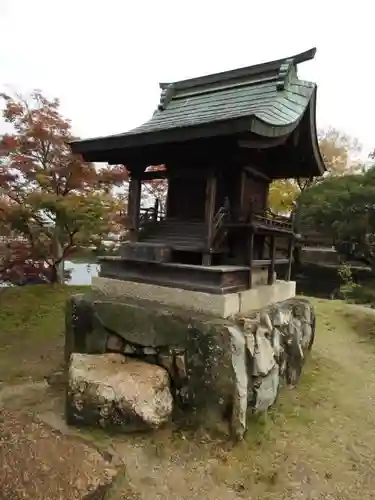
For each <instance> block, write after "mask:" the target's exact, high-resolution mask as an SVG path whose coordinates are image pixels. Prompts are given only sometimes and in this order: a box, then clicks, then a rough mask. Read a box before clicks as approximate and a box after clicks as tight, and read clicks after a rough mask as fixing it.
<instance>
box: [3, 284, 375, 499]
mask: <svg viewBox="0 0 375 500" xmlns="http://www.w3.org/2000/svg"><path fill="white" fill-rule="evenodd" d="M84 289H85V288H84V287H48V286H32V287H23V288H13V289H6V290H1V291H0V380H1V381H2V382H10V383H16V382H20V381H21V380H25V379H28V378H29V379H34V380H40V379H41V378H43V377H44V376H45V375H46V374H48V373H49V372H50V371H51V370H53V369H54V368H56V367H57V366H58V364H59V363H61V361H62V356H63V332H64V304H65V301H66V299H67V297H68V296H69V295H70V294H73V293H76V292H80V291H82V290H84ZM312 302H313V303H314V305H315V307H316V311H317V335H316V344H315V346H314V348H313V352H312V356H311V358H310V359H309V361H308V363H307V365H306V367H305V372H304V374H303V377H302V381H301V384H300V386H299V387H298V389H297V390H294V389H293V390H291V389H284V390H283V391H282V393H281V395H280V399H279V401H278V403H277V405H276V406H275V408H273V409H272V410H271V411H270V412H269V414H268V415H267V416H266V417H261V418H258V419H257V420H254V421H253V422H251V423H250V426H249V431H248V433H247V436H246V440H245V441H244V442H243V443H240V444H239V445H236V446H233V445H232V444H230V443H228V442H223V441H221V440H220V439H219V438H217V439H216V438H215V439H214V438H212V436H211V437H209V436H207V435H204V434H203V433H198V435H197V434H194V435H193V434H189V432H186V431H184V432H183V431H181V430H177V429H172V428H171V429H166V430H163V431H160V432H158V433H155V434H154V435H152V436H142V435H137V436H134V435H133V436H118V437H110V436H107V435H105V434H103V433H101V432H99V431H95V432H89V433H88V436H90V438H91V439H94V440H95V441H96V442H98V443H99V442H100V443H101V446H104V447H106V446H111V447H112V448H113V449H115V450H116V452H117V453H118V454H119V455H120V456H121V457H122V459H123V461H124V463H125V466H126V471H127V472H126V476H125V475H124V476H122V477H123V485H125V486H126V488H127V489H126V491H127V492H129V491H130V490H129V481H130V483H131V491H132V494H130V493H126V494H125V493H124V489H123V485H121V477H120V482H119V483H118V490H117V492H113V494H112V496H111V497H110V498H111V499H112V500H120V499H122V498H124V499H125V498H134V499H140V500H141V499H153V498H155V499H158V498H165V499H177V498H178V499H182V500H184V499H186V500H187V499H189V500H191V499H194V498H199V499H202V500H203V499H209V500H210V499H211V500H232V499H238V498H247V499H253V500H284V499H285V500H286V499H288V500H289V499H290V500H294V499H305V500H308V499H311V500H312V499H336V500H339V499H344V500H346V499H347V500H349V499H350V500H367V499H370V498H373V491H375V475H374V473H373V457H374V454H375V432H374V425H375V424H374V422H375V370H374V368H373V367H374V364H375V348H374V345H375V342H374V340H375V311H373V310H371V309H366V308H364V307H361V306H354V305H348V304H345V303H343V302H341V301H328V300H317V299H312ZM124 495H125V496H124Z"/></svg>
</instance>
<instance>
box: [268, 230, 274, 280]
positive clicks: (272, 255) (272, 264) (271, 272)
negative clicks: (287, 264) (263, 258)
mask: <svg viewBox="0 0 375 500" xmlns="http://www.w3.org/2000/svg"><path fill="white" fill-rule="evenodd" d="M270 257H271V264H270V266H269V268H268V281H267V283H268V285H272V284H273V277H274V274H275V260H276V237H275V236H274V235H272V236H271V256H270Z"/></svg>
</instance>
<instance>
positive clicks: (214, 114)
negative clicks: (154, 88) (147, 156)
mask: <svg viewBox="0 0 375 500" xmlns="http://www.w3.org/2000/svg"><path fill="white" fill-rule="evenodd" d="M283 65H284V66H286V72H285V74H282V69H283ZM249 69H250V68H249ZM233 73H234V74H233V77H232V78H228V79H225V80H223V81H220V76H221V75H220V74H218V75H217V81H213V82H212V83H209V84H205V78H204V77H203V78H202V79H201V83H200V82H199V79H196V80H193V81H192V82H193V84H190V85H191V86H190V85H189V81H183V82H176V83H171V84H162V85H161V87H162V97H161V103H160V105H159V107H158V109H157V110H156V111H155V113H154V115H153V117H152V118H151V119H150V120H149V121H148V122H146V123H144V124H143V125H141V126H140V127H137V128H135V129H133V130H130V131H129V132H127V134H140V133H145V132H156V131H161V130H168V129H172V128H182V127H191V126H197V125H203V124H207V123H213V122H216V121H222V120H231V119H236V118H243V117H249V118H253V120H252V121H251V122H250V121H249V130H251V131H252V132H255V133H258V134H260V135H266V136H277V135H283V134H285V133H288V132H289V131H290V130H291V129H293V128H294V127H295V125H296V124H297V123H298V121H299V119H300V118H301V117H302V115H303V113H304V111H305V109H306V107H307V105H308V104H309V102H310V99H311V96H312V94H313V92H314V90H315V88H316V85H315V84H314V83H310V82H305V81H302V80H299V79H298V78H297V74H296V70H295V66H294V64H293V59H292V58H290V59H288V60H287V61H286V63H285V64H283V63H281V64H279V65H278V70H277V69H276V70H274V71H265V72H264V70H263V71H262V67H261V66H260V67H259V71H257V72H256V73H255V72H254V74H250V75H249V76H247V77H246V76H242V77H236V74H235V72H233ZM224 75H225V74H224ZM127 134H126V135H127Z"/></svg>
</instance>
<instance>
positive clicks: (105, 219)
mask: <svg viewBox="0 0 375 500" xmlns="http://www.w3.org/2000/svg"><path fill="white" fill-rule="evenodd" d="M1 97H2V99H3V100H4V103H5V106H4V108H3V111H2V116H3V119H4V121H5V122H6V123H8V124H10V126H11V127H12V133H10V134H5V135H3V137H2V138H1V142H0V200H1V204H0V215H1V221H2V225H3V227H4V228H6V232H7V235H8V236H7V241H8V247H9V248H8V252H6V253H5V255H4V253H3V254H2V257H1V259H0V273H1V272H2V273H5V272H6V271H7V270H9V269H10V268H12V267H14V265H15V264H14V263H15V262H18V263H19V262H20V260H24V261H26V260H28V261H30V260H31V261H38V262H39V261H43V262H45V263H46V264H47V266H48V268H49V270H50V271H51V272H50V275H51V280H52V281H54V282H55V281H59V282H61V281H62V280H63V263H64V260H65V259H66V258H67V257H68V256H69V255H70V254H71V252H72V251H74V250H75V249H77V248H78V247H80V246H83V245H90V244H95V243H96V242H97V241H98V240H100V239H101V237H102V236H103V235H104V234H106V233H108V231H109V230H110V227H111V224H112V223H113V222H114V219H115V217H116V214H117V213H118V207H117V206H116V204H115V202H114V198H113V196H112V194H111V188H112V187H113V186H114V185H117V184H120V183H122V182H123V181H124V180H126V179H127V170H126V168H125V167H123V166H112V167H109V166H106V167H104V168H100V169H99V168H97V167H95V166H94V165H93V164H90V163H85V162H83V161H82V160H81V158H80V157H78V156H74V155H73V154H72V153H71V150H70V147H69V145H68V143H69V142H70V141H72V140H74V139H75V137H74V136H73V135H72V132H71V124H70V122H69V120H67V119H65V118H64V117H62V116H61V114H60V111H59V101H58V99H53V100H49V99H47V98H46V97H45V96H44V95H43V94H42V93H41V92H40V91H35V92H33V93H32V94H31V96H30V97H29V98H28V99H27V98H25V97H23V96H20V95H15V96H10V95H6V94H2V95H1ZM22 241H23V243H22V244H21V242H22ZM15 242H18V243H17V244H15ZM12 244H13V245H14V244H15V246H16V247H17V250H15V249H14V248H12ZM9 245H10V246H9Z"/></svg>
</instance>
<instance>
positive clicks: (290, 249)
mask: <svg viewBox="0 0 375 500" xmlns="http://www.w3.org/2000/svg"><path fill="white" fill-rule="evenodd" d="M293 252H294V237H292V238H290V239H289V242H288V267H287V271H286V276H285V281H290V277H291V274H292V262H293Z"/></svg>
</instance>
